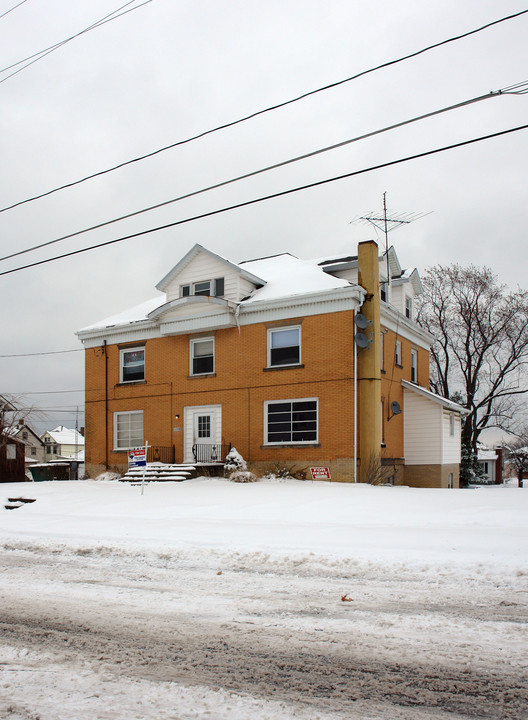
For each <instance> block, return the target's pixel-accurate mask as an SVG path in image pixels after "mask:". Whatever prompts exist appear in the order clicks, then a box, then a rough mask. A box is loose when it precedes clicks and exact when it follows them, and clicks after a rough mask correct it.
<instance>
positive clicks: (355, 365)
mask: <svg viewBox="0 0 528 720" xmlns="http://www.w3.org/2000/svg"><path fill="white" fill-rule="evenodd" d="M355 320H356V310H355V309H354V328H353V330H352V333H353V336H354V482H355V483H357V440H358V434H357V419H358V413H357V406H358V403H357V390H358V384H357V345H356V339H355V334H356V323H355Z"/></svg>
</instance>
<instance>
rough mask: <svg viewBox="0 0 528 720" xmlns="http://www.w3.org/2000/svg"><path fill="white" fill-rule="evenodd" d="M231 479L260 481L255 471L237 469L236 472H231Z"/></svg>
mask: <svg viewBox="0 0 528 720" xmlns="http://www.w3.org/2000/svg"><path fill="white" fill-rule="evenodd" d="M229 479H230V480H231V482H236V483H252V482H258V477H257V476H256V475H255V474H254V473H252V472H249V470H235V472H232V473H231V475H230V476H229Z"/></svg>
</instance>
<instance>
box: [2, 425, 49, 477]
mask: <svg viewBox="0 0 528 720" xmlns="http://www.w3.org/2000/svg"><path fill="white" fill-rule="evenodd" d="M9 434H10V435H11V436H12V437H14V438H16V439H17V440H21V441H22V442H23V443H24V446H25V456H26V468H27V467H28V466H29V465H32V464H33V463H42V462H45V446H44V443H43V442H42V440H41V439H40V437H39V436H38V435H37V434H36V432H34V430H32V429H31V428H30V427H29V425H27V424H26V423H25V422H23V421H19V422H18V424H17V425H14V426H13V427H12V428H10V429H9Z"/></svg>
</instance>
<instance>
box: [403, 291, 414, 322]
mask: <svg viewBox="0 0 528 720" xmlns="http://www.w3.org/2000/svg"><path fill="white" fill-rule="evenodd" d="M405 317H406V318H409V320H412V319H413V299H412V297H410V296H409V295H406V296H405Z"/></svg>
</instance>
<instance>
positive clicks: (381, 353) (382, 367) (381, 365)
mask: <svg viewBox="0 0 528 720" xmlns="http://www.w3.org/2000/svg"><path fill="white" fill-rule="evenodd" d="M385 332H386V331H385V330H381V332H380V370H385V367H384V363H383V346H384V345H385V342H384V339H383V338H384V337H385Z"/></svg>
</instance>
